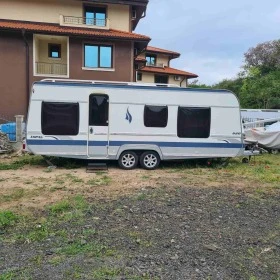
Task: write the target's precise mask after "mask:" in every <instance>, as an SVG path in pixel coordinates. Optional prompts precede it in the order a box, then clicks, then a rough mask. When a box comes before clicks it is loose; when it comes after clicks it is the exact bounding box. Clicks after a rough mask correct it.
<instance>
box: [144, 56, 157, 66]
mask: <svg viewBox="0 0 280 280" xmlns="http://www.w3.org/2000/svg"><path fill="white" fill-rule="evenodd" d="M151 57H153V58H154V59H155V63H154V64H152V63H151V59H150V58H151ZM146 62H147V63H146V64H147V65H148V66H156V65H157V55H156V54H146Z"/></svg>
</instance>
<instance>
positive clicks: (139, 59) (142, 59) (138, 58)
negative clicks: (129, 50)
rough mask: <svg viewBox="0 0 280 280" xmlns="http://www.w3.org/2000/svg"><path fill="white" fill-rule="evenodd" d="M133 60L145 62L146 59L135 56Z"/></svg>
mask: <svg viewBox="0 0 280 280" xmlns="http://www.w3.org/2000/svg"><path fill="white" fill-rule="evenodd" d="M135 61H136V62H144V63H146V62H147V60H146V59H145V58H141V57H136V58H135Z"/></svg>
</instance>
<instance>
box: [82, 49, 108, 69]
mask: <svg viewBox="0 0 280 280" xmlns="http://www.w3.org/2000/svg"><path fill="white" fill-rule="evenodd" d="M84 56H85V61H84V65H85V67H90V68H112V64H113V47H112V46H99V45H85V48H84Z"/></svg>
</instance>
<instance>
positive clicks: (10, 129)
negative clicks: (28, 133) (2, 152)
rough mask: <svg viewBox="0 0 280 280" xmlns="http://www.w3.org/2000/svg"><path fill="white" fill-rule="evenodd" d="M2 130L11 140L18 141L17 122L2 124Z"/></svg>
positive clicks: (0, 126) (0, 129) (0, 128)
mask: <svg viewBox="0 0 280 280" xmlns="http://www.w3.org/2000/svg"><path fill="white" fill-rule="evenodd" d="M0 132H3V133H5V134H7V135H8V137H9V140H10V141H16V123H5V124H1V125H0Z"/></svg>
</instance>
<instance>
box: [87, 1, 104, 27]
mask: <svg viewBox="0 0 280 280" xmlns="http://www.w3.org/2000/svg"><path fill="white" fill-rule="evenodd" d="M98 10H99V13H100V11H104V10H105V13H104V14H105V22H104V25H96V24H93V25H96V26H100V27H104V26H106V25H107V14H108V11H107V7H106V6H91V5H87V4H85V5H84V18H85V23H86V24H87V17H86V15H87V12H88V11H89V12H91V13H93V14H94V17H93V20H98V19H97V18H96V13H98ZM101 13H103V12H101ZM95 23H96V22H95Z"/></svg>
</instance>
